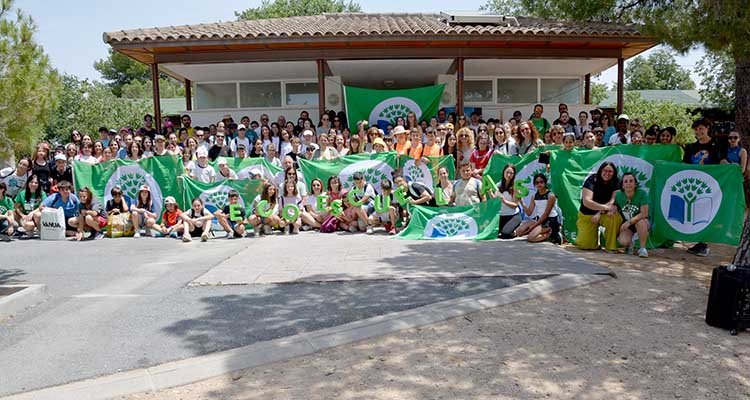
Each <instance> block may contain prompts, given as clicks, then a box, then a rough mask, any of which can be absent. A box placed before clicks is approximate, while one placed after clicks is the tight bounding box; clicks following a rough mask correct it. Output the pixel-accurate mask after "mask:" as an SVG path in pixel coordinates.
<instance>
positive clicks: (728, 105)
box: [695, 51, 736, 110]
mask: <svg viewBox="0 0 750 400" xmlns="http://www.w3.org/2000/svg"><path fill="white" fill-rule="evenodd" d="M735 70H736V67H735V65H734V59H732V57H731V56H730V55H729V54H728V53H727V52H725V51H719V52H714V51H708V52H706V55H704V56H703V57H702V58H701V59H700V60H699V61H698V64H696V66H695V71H696V72H697V73H698V75H699V76H700V77H701V86H702V87H701V89H699V92H700V94H701V100H702V101H703V102H704V103H708V104H715V105H716V106H717V107H719V108H722V109H724V110H731V109H732V108H734V102H735V79H734V77H735V73H736V71H735Z"/></svg>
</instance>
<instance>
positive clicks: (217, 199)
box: [199, 185, 245, 214]
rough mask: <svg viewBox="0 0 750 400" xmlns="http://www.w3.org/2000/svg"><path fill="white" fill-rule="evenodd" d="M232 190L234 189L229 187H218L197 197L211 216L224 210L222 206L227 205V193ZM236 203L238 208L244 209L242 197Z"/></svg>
mask: <svg viewBox="0 0 750 400" xmlns="http://www.w3.org/2000/svg"><path fill="white" fill-rule="evenodd" d="M232 190H234V188H233V187H231V186H229V185H219V186H216V187H213V188H211V189H208V190H206V191H204V192H203V193H201V195H200V196H199V197H200V198H201V199H202V200H203V203H204V207H206V209H207V210H208V211H210V212H211V214H213V213H214V212H216V211H218V210H222V209H224V206H225V205H227V204H229V202H228V201H227V199H228V198H229V192H230V191H232ZM237 203H238V204H239V205H240V206H242V207H245V202H244V200H242V196H240V198H239V200H238V201H237Z"/></svg>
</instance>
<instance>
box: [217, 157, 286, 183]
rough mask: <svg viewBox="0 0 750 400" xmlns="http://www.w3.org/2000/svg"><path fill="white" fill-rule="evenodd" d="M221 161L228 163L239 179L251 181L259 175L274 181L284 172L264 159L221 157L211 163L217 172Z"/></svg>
mask: <svg viewBox="0 0 750 400" xmlns="http://www.w3.org/2000/svg"><path fill="white" fill-rule="evenodd" d="M220 160H224V161H226V162H227V167H229V169H231V170H232V171H234V172H235V173H237V178H238V179H250V178H251V177H252V176H253V175H255V174H259V175H260V176H262V177H264V178H266V179H268V180H271V181H273V180H274V179H276V176H277V175H278V174H279V173H280V172H281V170H282V169H281V167H278V166H276V165H273V164H271V163H270V162H268V161H267V160H266V159H265V158H263V157H254V158H235V157H219V158H217V159H216V160H214V161H212V162H211V163H210V164H211V166H212V167H214V169H215V170H216V171H217V172H218V171H219V161H220Z"/></svg>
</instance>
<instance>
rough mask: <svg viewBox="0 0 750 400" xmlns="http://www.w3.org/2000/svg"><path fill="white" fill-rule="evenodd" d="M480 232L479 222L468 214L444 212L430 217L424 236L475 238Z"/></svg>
mask: <svg viewBox="0 0 750 400" xmlns="http://www.w3.org/2000/svg"><path fill="white" fill-rule="evenodd" d="M477 233H479V228H478V227H477V222H476V221H475V220H474V218H471V217H470V216H468V215H466V214H461V213H453V214H442V215H437V216H435V217H433V218H430V220H429V221H427V224H426V225H425V227H424V232H423V233H422V234H423V236H424V237H425V238H427V239H436V240H466V239H473V238H474V237H476V236H477Z"/></svg>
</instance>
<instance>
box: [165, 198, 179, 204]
mask: <svg viewBox="0 0 750 400" xmlns="http://www.w3.org/2000/svg"><path fill="white" fill-rule="evenodd" d="M164 204H177V200H175V199H174V197H172V196H167V197H166V198H165V199H164Z"/></svg>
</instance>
